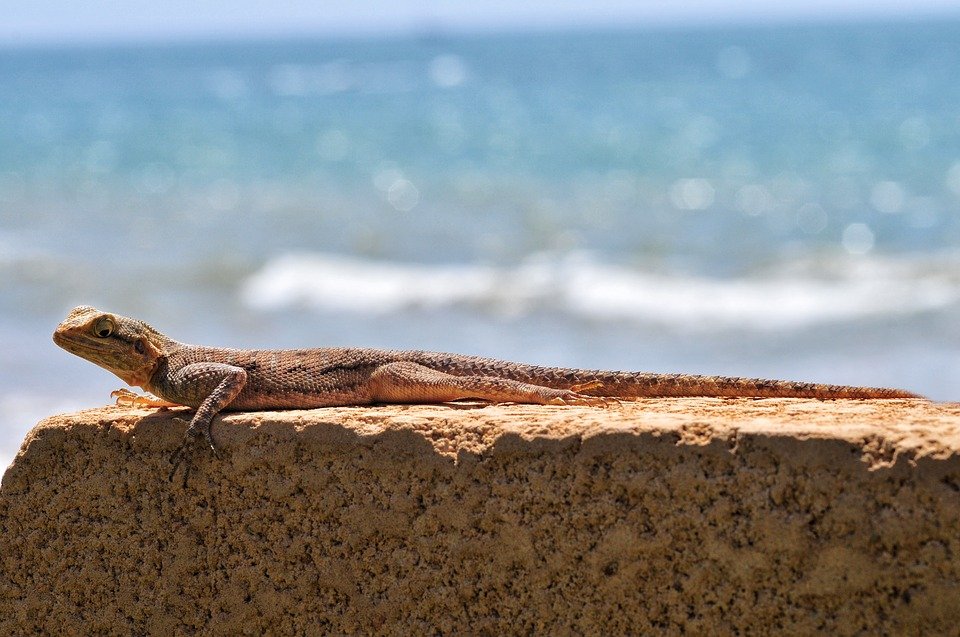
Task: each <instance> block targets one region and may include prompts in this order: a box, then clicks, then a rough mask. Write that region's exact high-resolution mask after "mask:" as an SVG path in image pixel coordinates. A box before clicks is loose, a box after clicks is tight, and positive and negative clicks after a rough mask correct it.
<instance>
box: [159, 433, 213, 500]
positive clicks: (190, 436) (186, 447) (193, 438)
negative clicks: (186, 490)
mask: <svg viewBox="0 0 960 637" xmlns="http://www.w3.org/2000/svg"><path fill="white" fill-rule="evenodd" d="M174 420H176V421H179V422H181V423H184V424H186V421H185V420H183V419H181V418H174ZM200 435H201V428H200V427H197V426H194V425H193V424H192V423H191V424H190V425H188V426H187V431H186V433H185V434H184V440H183V444H182V445H180V446H179V447H177V449H176V450H175V451H174V452H173V454H172V455H171V456H170V464H171V465H173V466H172V467H171V469H170V475H169V476H168V477H167V480H168V481H169V482H173V477H174V476H175V475H176V474H177V469H179V468H180V465H181V464H182V465H184V469H183V485H182V486H187V479H188V478H189V477H190V469H191V467H192V466H193V463H192V462H191V458H190V455H191V454H192V453H193V450H194V449H195V448H196V446H197V440H199V439H200ZM206 442H207V445H208V446H209V447H210V451H211V452H212V453H213V457H214V458H216V459H218V460H219V459H220V452H219V451H217V446H216V445H215V444H214V442H213V437H212V436H211V435H210V428H209V427H207V429H206Z"/></svg>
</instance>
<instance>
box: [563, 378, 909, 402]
mask: <svg viewBox="0 0 960 637" xmlns="http://www.w3.org/2000/svg"><path fill="white" fill-rule="evenodd" d="M595 374H596V376H595V378H589V376H590V375H591V374H590V373H588V374H584V377H585V378H584V380H583V381H582V383H581V384H582V385H583V387H584V393H588V394H595V395H602V396H611V397H615V398H643V397H660V396H708V397H721V396H723V397H750V398H821V399H833V398H922V396H919V395H917V394H914V393H912V392H908V391H904V390H902V389H891V388H886V387H853V386H849V385H824V384H820V383H807V382H797V381H788V380H766V379H763V378H737V377H728V376H696V375H688V374H636V373H629V372H613V373H606V372H597V373H595ZM591 383H593V386H592V387H591V386H590V385H591Z"/></svg>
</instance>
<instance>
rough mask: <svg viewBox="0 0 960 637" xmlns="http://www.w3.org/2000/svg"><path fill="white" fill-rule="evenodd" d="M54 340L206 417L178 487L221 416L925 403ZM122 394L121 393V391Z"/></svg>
mask: <svg viewBox="0 0 960 637" xmlns="http://www.w3.org/2000/svg"><path fill="white" fill-rule="evenodd" d="M53 340H54V342H55V343H56V344H57V345H59V346H60V347H62V348H64V349H65V350H67V351H69V352H71V353H73V354H76V355H77V356H80V357H82V358H85V359H87V360H88V361H90V362H92V363H96V364H97V365H99V366H100V367H103V368H104V369H107V370H109V371H111V372H113V373H114V374H116V375H117V376H119V377H120V378H121V379H122V380H123V381H124V382H125V383H127V384H129V385H131V386H139V387H141V388H143V389H145V390H147V391H148V392H151V393H152V394H154V395H155V396H157V397H159V399H157V398H150V397H141V396H136V397H134V398H131V396H134V395H133V394H132V392H128V391H126V390H122V393H121V397H120V399H119V400H118V403H119V402H121V401H124V400H125V401H127V403H128V404H135V405H143V406H151V407H169V406H179V405H185V406H188V407H192V408H194V409H196V412H195V413H194V415H193V418H192V419H191V421H190V425H189V427H187V436H186V440H185V442H184V444H183V446H182V447H181V448H180V449H179V450H178V452H177V453H175V454H174V457H173V458H172V459H171V461H172V462H173V463H174V468H173V472H171V478H172V476H173V474H174V473H175V472H176V468H177V465H178V464H179V463H180V461H181V460H182V459H183V457H184V455H185V454H186V453H187V452H188V449H189V447H190V446H191V445H192V443H193V441H194V440H195V439H196V438H198V437H199V436H200V435H203V436H205V438H206V441H207V443H208V444H209V445H210V448H211V450H212V451H213V452H214V453H216V446H215V445H214V442H213V438H212V436H211V424H212V422H213V417H214V416H215V415H216V414H217V413H219V412H220V411H222V410H265V409H308V408H313V407H329V406H335V405H341V406H342V405H368V404H374V403H442V402H451V401H456V400H461V399H478V400H483V401H488V402H514V403H532V404H540V405H601V404H605V403H606V402H609V401H611V400H617V399H631V398H643V397H667V396H704V397H707V396H716V397H721V396H726V397H738V396H739V397H754V398H765V397H797V398H820V399H834V398H920V396H917V395H916V394H912V393H910V392H906V391H902V390H899V389H883V388H871V387H851V386H846V385H821V384H816V383H804V382H792V381H783V380H763V379H757V378H731V377H726V376H697V375H687V374H653V373H642V372H614V371H590V370H583V369H567V368H561V367H542V366H538V365H525V364H522V363H512V362H508V361H502V360H496V359H492V358H482V357H479V356H465V355H462V354H443V353H437V352H423V351H392V350H382V349H361V348H332V347H331V348H321V349H289V350H264V349H253V350H246V349H227V348H219V347H202V346H198V345H187V344H185V343H180V342H178V341H175V340H173V339H171V338H169V337H167V336H165V335H164V334H162V333H160V332H159V331H157V330H156V329H154V328H152V327H150V326H149V325H147V324H146V323H144V322H143V321H139V320H136V319H132V318H128V317H125V316H120V315H118V314H110V313H108V312H102V311H100V310H97V309H96V308H93V307H90V306H80V307H76V308H74V309H73V310H72V311H71V312H70V314H69V315H68V316H67V318H66V319H65V320H64V321H63V322H62V323H60V325H59V326H57V329H56V331H55V332H54V334H53ZM117 393H118V392H114V394H117Z"/></svg>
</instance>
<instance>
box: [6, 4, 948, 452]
mask: <svg viewBox="0 0 960 637" xmlns="http://www.w3.org/2000/svg"><path fill="white" fill-rule="evenodd" d="M514 4H515V3H507V2H494V3H482V4H477V3H467V2H456V1H454V2H447V3H439V2H432V3H422V2H415V1H414V0H393V1H391V2H386V1H377V2H368V3H366V4H357V3H348V2H332V3H325V8H324V12H323V13H322V14H320V13H318V10H317V9H316V8H315V6H316V4H315V3H307V2H303V3H296V2H291V3H278V4H276V5H271V11H270V15H269V16H262V15H259V14H258V12H257V6H258V3H253V2H251V1H249V0H242V1H239V2H238V1H232V2H226V0H210V1H208V2H205V3H202V4H199V5H198V4H197V3H193V2H190V3H188V2H186V1H185V0H184V1H180V0H176V1H171V2H162V3H161V2H159V1H150V0H139V1H136V2H123V3H110V2H105V3H100V4H98V5H97V7H98V8H91V6H90V5H86V4H77V3H71V2H66V1H65V0H39V1H37V2H32V3H20V6H16V7H12V8H11V7H9V6H7V7H5V8H4V20H3V23H2V24H0V465H3V466H6V464H7V463H8V462H9V461H10V459H12V457H13V455H14V454H15V453H16V450H17V448H18V447H19V444H20V442H21V440H22V438H23V435H24V434H25V433H26V432H27V430H28V429H29V428H30V427H31V426H33V425H34V424H35V423H36V421H38V420H39V419H40V418H41V417H43V416H46V415H50V414H53V413H56V412H60V411H67V410H74V409H79V408H85V407H93V406H98V405H103V404H106V403H107V402H109V399H108V394H109V392H110V391H111V390H112V389H116V388H118V387H120V386H121V385H122V382H121V381H120V380H119V379H117V378H115V377H113V376H112V375H110V374H108V373H107V372H105V371H103V370H100V369H99V368H96V367H94V366H93V365H91V364H90V363H87V362H85V361H82V360H80V359H78V358H75V357H73V356H72V355H70V354H67V353H66V352H63V351H61V350H59V349H58V348H57V347H56V346H55V345H54V344H53V343H52V341H51V340H50V335H51V333H52V331H53V329H54V327H55V326H56V324H57V323H58V322H59V321H60V320H61V319H62V318H63V317H64V316H65V315H66V313H67V312H68V311H69V309H70V308H71V307H73V306H74V305H78V304H93V305H96V306H98V307H101V308H103V309H108V310H111V311H115V312H118V313H121V314H125V315H129V316H136V317H138V318H142V319H144V320H146V321H148V322H150V323H152V324H153V325H154V326H156V327H157V328H159V329H161V330H162V331H164V332H166V333H168V334H169V335H171V336H173V337H174V338H177V339H180V340H183V341H186V342H194V343H203V344H210V345H227V346H237V347H255V346H262V347H294V346H327V345H365V346H377V347H390V348H421V349H431V350H447V351H459V352H464V353H473V354H482V355H489V356H496V357H502V358H509V359H514V360H521V361H527V362H536V363H542V364H555V365H563V366H578V367H588V368H614V369H631V370H644V371H663V372H691V373H704V374H726V375H746V376H760V377H784V378H791V379H803V380H815V381H823V382H831V383H847V384H863V385H889V386H896V387H905V388H909V389H911V390H914V391H918V392H921V393H924V394H926V395H929V396H931V397H933V398H936V399H941V400H955V399H957V398H960V358H958V353H960V330H958V328H957V325H958V318H960V12H957V11H956V10H953V9H951V8H950V7H949V6H948V5H949V4H953V3H945V2H937V1H936V0H917V1H915V2H913V3H911V4H910V6H905V5H903V4H902V3H896V6H895V4H894V3H893V2H886V3H885V2H874V3H866V2H853V1H852V0H850V1H848V2H831V3H817V2H814V3H810V2H804V3H802V5H801V3H800V2H785V3H773V4H775V5H776V6H773V7H770V6H766V4H767V3H761V2H758V1H750V2H743V1H740V2H736V3H733V2H725V1H723V0H700V1H698V2H691V3H679V4H683V5H684V6H682V7H673V6H672V4H674V3H659V2H652V1H651V2H630V3H627V2H618V1H617V0H598V1H596V2H592V3H589V7H587V6H586V3H567V2H560V3H556V2H546V1H543V0H540V1H534V2H527V3H524V7H522V8H521V7H515V6H513V5H514ZM581 5H583V6H581Z"/></svg>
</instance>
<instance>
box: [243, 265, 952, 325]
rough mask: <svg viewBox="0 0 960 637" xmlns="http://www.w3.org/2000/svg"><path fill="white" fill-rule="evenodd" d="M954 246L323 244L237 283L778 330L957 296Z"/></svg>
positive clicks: (279, 303)
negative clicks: (623, 248)
mask: <svg viewBox="0 0 960 637" xmlns="http://www.w3.org/2000/svg"><path fill="white" fill-rule="evenodd" d="M958 266H960V255H955V254H950V255H935V256H924V257H921V256H917V257H888V258H880V257H871V258H865V257H860V258H850V257H838V258H836V259H833V260H816V261H814V260H808V261H796V262H792V263H788V264H786V265H783V266H779V267H778V268H777V269H776V271H772V272H765V273H764V274H762V275H758V276H751V277H743V278H713V277H704V276H691V275H686V274H670V273H663V272H655V271H644V270H639V269H632V268H628V267H623V266H617V265H610V264H605V263H603V262H601V261H599V260H597V259H595V258H593V257H592V256H591V255H589V254H587V253H574V254H568V255H565V256H550V255H538V256H534V257H531V258H529V259H527V260H526V261H524V262H522V263H520V264H519V265H518V266H516V267H512V268H498V267H493V266H489V265H411V264H405V263H390V262H373V261H365V260H360V259H354V258H349V257H340V256H330V255H324V254H306V253H298V254H288V255H284V256H280V257H277V258H276V259H274V260H272V261H270V262H268V263H267V264H266V265H265V266H264V267H263V268H262V269H261V270H260V271H259V272H257V273H256V274H254V275H253V276H251V277H250V278H249V279H248V280H247V281H246V282H245V283H244V284H243V287H242V298H243V300H244V302H245V303H247V304H248V305H249V306H251V307H254V308H257V309H261V310H277V309H285V308H288V307H293V306H306V307H311V308H315V309H318V310H324V311H349V312H359V313H386V312H396V311H400V310H412V309H439V308H446V307H457V306H473V307H477V308H482V309H485V310H487V311H492V312H502V313H510V314H525V313H528V312H532V311H537V310H548V311H555V312H562V313H567V314H569V315H571V316H575V317H579V318H582V319H588V320H592V321H635V322H641V323H648V324H649V323H652V324H660V325H664V326H668V327H674V328H681V329H690V330H698V331H701V330H703V331H709V330H714V329H731V328H743V329H762V330H779V329H793V328H801V327H808V326H811V325H816V324H821V323H830V322H848V321H856V320H860V319H867V318H879V317H885V316H896V315H911V314H917V313H921V312H928V311H933V310H938V309H942V308H946V307H949V306H952V305H954V304H957V303H960V267H958Z"/></svg>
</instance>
